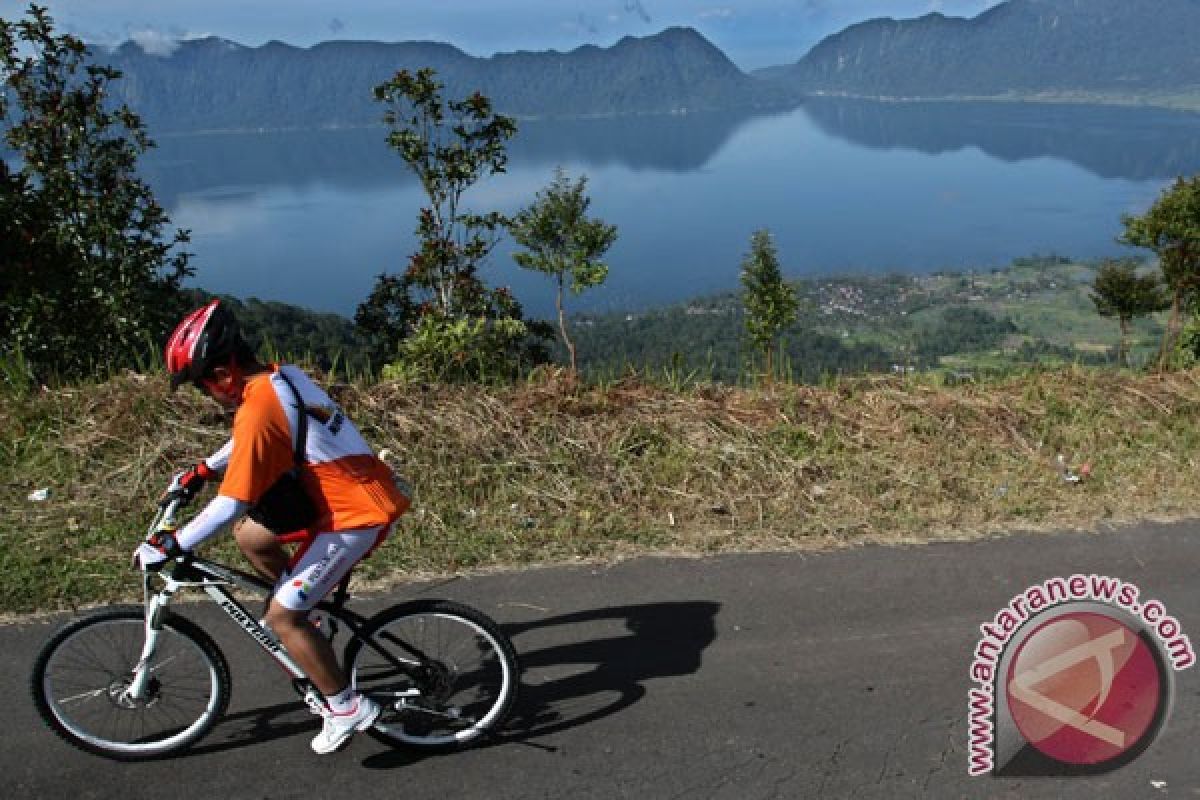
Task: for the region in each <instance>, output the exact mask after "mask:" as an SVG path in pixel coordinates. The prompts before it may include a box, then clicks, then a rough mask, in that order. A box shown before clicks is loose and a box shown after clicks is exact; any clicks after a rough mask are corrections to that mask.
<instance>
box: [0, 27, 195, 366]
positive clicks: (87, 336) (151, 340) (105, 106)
mask: <svg viewBox="0 0 1200 800" xmlns="http://www.w3.org/2000/svg"><path fill="white" fill-rule="evenodd" d="M119 78H120V73H119V72H117V71H116V70H114V69H110V68H108V67H104V66H99V65H96V64H95V63H92V60H91V58H90V55H89V53H88V51H87V48H86V47H85V46H84V44H83V42H81V41H80V40H79V39H77V38H75V37H73V36H71V35H69V34H64V35H57V34H56V33H55V31H54V21H53V20H52V19H51V17H50V16H49V15H48V13H47V11H46V9H45V8H42V7H39V6H37V5H31V6H30V7H29V10H28V12H27V16H26V17H25V18H23V19H19V20H16V21H9V20H5V19H3V18H0V126H2V130H3V137H4V141H5V142H6V143H7V145H8V147H9V148H10V152H11V154H12V155H5V154H4V153H3V152H0V218H2V219H3V221H2V222H0V229H2V230H0V233H2V243H0V355H3V356H7V357H10V358H12V357H16V358H18V359H19V360H21V361H23V362H24V363H26V364H28V365H29V366H30V367H31V369H32V371H33V373H34V376H35V377H40V378H45V377H46V376H50V375H56V376H58V377H61V378H76V377H81V376H86V375H88V374H89V373H91V372H93V371H94V370H96V369H100V368H104V367H111V366H120V365H131V364H134V363H136V359H137V357H138V356H142V355H143V354H145V353H146V352H147V351H148V350H150V349H157V347H158V344H159V343H160V342H161V340H162V338H163V337H164V336H165V334H166V331H167V327H168V326H169V324H170V322H171V320H172V318H173V317H174V316H175V315H176V314H177V313H178V307H177V305H178V300H179V289H180V285H181V283H182V281H183V279H184V278H185V277H186V276H188V275H189V274H191V269H190V268H189V267H188V263H187V262H188V254H187V253H186V252H183V251H181V250H179V249H177V246H179V245H183V244H185V243H186V242H187V241H188V235H187V233H186V232H185V231H182V230H179V231H176V232H175V233H174V235H173V236H171V237H169V238H164V235H163V230H164V228H165V227H166V226H167V224H168V219H167V215H166V212H165V211H164V210H163V208H162V207H161V206H160V205H159V204H158V203H157V202H156V200H155V199H154V195H153V193H152V192H151V191H150V188H149V187H148V186H147V185H146V184H145V183H143V182H142V181H141V180H140V179H139V178H138V176H137V172H136V168H137V159H138V157H139V156H140V155H141V154H142V153H144V152H145V151H146V150H148V149H149V148H150V147H152V146H153V143H152V142H151V141H150V138H149V137H148V136H147V134H146V132H145V130H144V128H143V126H142V122H141V120H140V119H139V118H138V116H137V115H136V114H134V113H133V112H132V111H131V110H130V109H129V108H128V107H126V106H121V107H119V108H114V107H113V106H112V103H111V102H109V98H108V94H109V86H110V84H111V83H112V82H113V81H116V80H117V79H119ZM10 159H11V160H10ZM5 162H7V163H5Z"/></svg>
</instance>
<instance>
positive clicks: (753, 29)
mask: <svg viewBox="0 0 1200 800" xmlns="http://www.w3.org/2000/svg"><path fill="white" fill-rule="evenodd" d="M38 4H39V5H43V6H47V7H48V8H49V9H50V14H51V16H52V17H53V18H54V20H55V23H56V27H57V29H58V30H60V31H64V32H68V33H72V34H75V35H76V36H79V37H80V38H82V39H83V40H84V41H86V42H88V43H90V44H100V45H115V44H119V43H121V42H123V41H126V40H128V39H134V40H135V41H138V42H139V43H140V44H142V45H143V47H144V48H146V49H147V50H151V51H155V52H161V53H164V54H165V53H167V52H170V50H171V48H172V47H173V46H174V43H175V42H177V41H179V40H180V39H190V38H198V37H204V36H220V37H222V38H224V39H230V40H232V41H235V42H239V43H241V44H245V45H251V46H257V45H260V44H263V43H265V42H267V41H270V40H272V39H277V40H279V41H283V42H287V43H289V44H293V45H297V46H301V47H307V46H310V45H313V44H315V43H317V42H320V41H326V40H330V39H370V40H376V41H386V42H399V41H412V40H428V41H440V42H449V43H450V44H453V45H455V46H457V47H459V48H460V49H462V50H464V51H466V52H467V53H470V54H471V55H475V56H490V55H493V54H495V53H497V52H512V51H515V50H560V51H562V50H571V49H574V48H576V47H579V46H580V45H584V44H595V45H599V46H602V47H607V46H610V45H612V44H613V43H614V42H616V41H617V40H618V39H620V38H621V37H622V36H646V35H649V34H653V33H657V32H658V31H661V30H663V29H664V28H667V27H670V26H673V25H684V26H689V27H692V28H695V29H697V30H699V31H700V32H701V33H702V34H704V36H706V37H707V38H708V39H709V40H710V41H712V42H713V43H714V44H715V45H717V47H719V48H721V50H723V51H724V52H725V54H726V55H728V56H729V57H730V58H731V59H732V60H733V61H734V63H736V64H737V65H738V66H739V67H741V68H742V69H746V70H749V69H757V68H759V67H766V66H773V65H777V64H789V63H792V62H795V61H797V60H799V59H800V58H801V57H802V56H803V55H804V54H805V53H806V52H807V51H808V50H809V48H811V47H812V46H813V45H814V44H816V43H817V42H818V41H820V40H821V39H822V38H824V37H825V36H827V35H829V34H831V33H836V32H837V31H839V30H841V29H842V28H844V27H846V26H847V25H851V24H853V23H855V22H860V21H862V20H865V19H871V18H874V17H893V18H897V19H902V18H909V17H917V16H921V15H923V14H927V13H930V12H933V11H937V12H940V13H943V14H946V15H948V16H958V17H973V16H975V15H976V14H978V13H980V12H981V11H983V10H985V9H987V8H990V7H991V6H994V5H997V0H586V1H584V0H337V1H336V2H334V0H39V3H38ZM27 8H28V0H0V17H4V18H5V19H9V20H12V19H16V18H18V17H21V16H23V15H24V12H25V9H27Z"/></svg>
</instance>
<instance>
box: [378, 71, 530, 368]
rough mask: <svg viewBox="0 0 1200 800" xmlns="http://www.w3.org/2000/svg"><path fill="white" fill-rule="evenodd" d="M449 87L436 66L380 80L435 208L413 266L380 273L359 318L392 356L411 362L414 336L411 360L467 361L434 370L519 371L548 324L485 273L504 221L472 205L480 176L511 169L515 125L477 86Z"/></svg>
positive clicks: (395, 144)
mask: <svg viewBox="0 0 1200 800" xmlns="http://www.w3.org/2000/svg"><path fill="white" fill-rule="evenodd" d="M443 88H444V87H443V85H442V84H441V83H439V82H438V80H437V78H436V76H435V73H434V71H433V70H432V69H428V68H425V69H420V70H417V71H416V72H415V73H414V72H410V71H408V70H401V71H400V72H397V73H396V75H395V76H393V77H392V79H391V80H389V81H387V82H386V83H383V84H380V85H379V86H376V87H375V90H374V94H375V99H376V100H377V101H379V102H381V103H383V104H384V106H385V109H386V110H385V112H384V116H383V119H384V122H385V123H386V124H387V125H388V127H389V128H390V131H389V133H388V137H387V141H388V145H389V146H391V147H392V149H394V150H396V152H397V153H399V155H400V157H401V158H402V159H403V160H404V162H405V163H406V164H407V165H408V166H409V168H410V169H411V170H412V171H413V172H414V173H415V174H416V176H417V178H418V179H419V180H420V182H421V187H422V188H423V189H424V191H425V195H426V199H427V205H425V206H424V207H422V208H421V209H420V210H419V212H418V216H417V229H416V233H417V237H418V239H419V246H418V249H417V252H416V253H414V254H413V255H412V256H411V257H410V258H409V262H408V267H407V269H406V270H405V271H404V273H403V274H402V275H399V276H396V275H388V274H384V275H381V276H380V277H379V280H378V282H377V283H376V285H375V288H374V289H373V290H372V292H371V294H370V296H369V297H368V298H367V300H366V301H365V302H364V303H363V304H362V305H360V306H359V308H358V311H357V314H356V315H355V322H356V323H357V324H358V326H359V328H360V330H362V331H363V332H364V333H365V334H366V335H367V336H368V337H369V338H370V339H371V340H372V341H373V342H374V343H375V349H376V356H377V357H379V358H382V359H383V360H385V361H389V360H396V359H399V360H400V361H404V359H405V353H404V352H402V351H403V350H404V345H403V342H404V341H405V340H406V339H409V338H411V342H410V344H412V345H413V346H414V347H415V348H416V349H415V350H412V348H410V350H411V352H409V353H408V358H409V360H410V361H411V360H414V359H415V360H421V359H432V361H436V362H438V363H440V364H444V365H447V367H448V368H453V367H454V366H455V365H459V367H461V368H454V369H449V371H447V370H439V374H437V375H435V376H433V377H440V378H451V377H457V378H472V377H478V373H479V371H480V370H482V371H485V372H490V373H494V372H496V371H497V370H499V371H505V370H510V368H515V365H516V364H517V363H518V362H519V361H520V359H521V358H522V357H523V356H526V355H528V356H530V357H534V358H536V357H537V356H536V344H534V345H532V349H531V340H533V341H536V339H538V338H540V337H541V336H544V335H545V334H546V330H545V327H544V326H537V325H536V324H535V325H526V323H525V322H524V319H523V311H522V309H521V306H520V304H519V303H518V302H517V300H516V298H514V297H513V295H512V293H511V292H509V291H508V290H507V289H505V288H499V289H492V288H489V287H488V286H487V285H486V284H484V282H483V280H482V279H481V278H480V276H479V268H480V266H481V265H482V264H483V263H484V261H486V259H487V258H488V257H489V256H490V254H491V253H492V251H493V249H494V248H495V246H496V244H497V243H498V241H499V238H500V236H501V235H502V232H503V228H504V224H505V222H506V220H505V218H504V217H503V215H501V214H500V213H498V212H494V211H493V212H488V213H482V214H481V213H476V212H474V211H471V210H469V209H468V208H467V207H466V205H465V202H464V196H465V194H466V192H467V190H468V189H470V188H471V187H472V186H474V185H475V184H476V183H478V182H479V181H480V180H481V179H483V178H485V177H487V176H490V175H495V174H497V173H502V172H504V170H505V166H506V165H507V163H508V154H507V152H506V150H505V143H506V142H507V141H508V140H509V139H510V138H511V137H512V136H513V135H514V134H515V133H516V130H517V127H516V123H515V122H514V121H513V120H512V119H511V118H509V117H506V116H504V115H502V114H497V113H496V112H495V111H494V110H493V109H492V103H491V101H490V100H489V99H488V98H487V97H485V96H484V95H483V94H481V93H479V92H475V93H474V94H471V95H470V96H468V97H466V98H464V99H462V100H446V99H445V98H444V97H443V96H442V89H443ZM418 332H419V334H420V335H419V336H417V335H416V334H418ZM443 351H444V352H443ZM415 366H417V367H418V368H419V367H420V365H419V364H418V365H415ZM418 371H420V369H418Z"/></svg>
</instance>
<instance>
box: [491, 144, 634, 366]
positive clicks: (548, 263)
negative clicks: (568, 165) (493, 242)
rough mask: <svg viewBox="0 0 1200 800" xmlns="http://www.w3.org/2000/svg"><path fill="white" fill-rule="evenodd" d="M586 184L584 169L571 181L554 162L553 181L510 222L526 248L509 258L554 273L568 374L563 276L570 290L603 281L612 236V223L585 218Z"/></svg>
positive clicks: (572, 349)
mask: <svg viewBox="0 0 1200 800" xmlns="http://www.w3.org/2000/svg"><path fill="white" fill-rule="evenodd" d="M586 188H587V176H586V175H584V176H580V178H579V180H577V181H575V182H574V183H572V182H571V181H570V180H569V179H568V178H567V174H566V172H565V171H563V169H562V168H561V167H559V168H558V169H556V170H555V171H554V181H553V182H552V183H551V184H550V185H549V186H548V187H546V188H545V189H544V190H542V191H540V192H538V194H537V198H536V199H535V200H534V202H533V203H532V204H531V205H530V206H529V207H527V208H525V209H522V210H521V211H519V212H517V215H516V216H515V217H514V218H513V220H512V222H511V223H510V224H509V231H510V233H512V237H513V239H514V240H516V242H517V244H519V245H521V246H522V247H524V248H526V252H520V253H514V254H513V260H514V261H516V262H517V264H519V265H520V266H522V267H524V268H525V269H532V270H536V271H538V272H544V273H546V274H547V275H549V276H551V277H552V278H553V279H554V282H555V287H556V289H557V293H556V295H555V306H556V308H557V309H558V330H559V333H560V334H561V335H562V340H563V344H565V345H566V347H567V353H568V355H569V356H570V361H571V375H572V376H574V375H575V374H576V373H577V369H576V360H575V343H574V342H572V341H571V337H570V335H569V334H568V333H567V317H566V310H565V308H564V305H563V289H564V287H566V285H567V279H568V278H570V288H571V293H572V294H582V293H583V291H584V290H586V289H589V288H591V287H593V286H599V285H600V284H602V283H604V280H605V278H607V277H608V266H607V265H605V264H604V263H602V262H601V261H600V258H601V257H602V256H603V255H604V254H605V253H606V252H607V251H608V248H610V247H612V244H613V242H615V241H616V239H617V227H616V226H615V225H608V224H606V223H605V222H604V221H603V220H598V219H589V218H588V216H587V210H588V207H589V206H590V205H591V202H592V201H591V198H589V197H588V196H587V194H586Z"/></svg>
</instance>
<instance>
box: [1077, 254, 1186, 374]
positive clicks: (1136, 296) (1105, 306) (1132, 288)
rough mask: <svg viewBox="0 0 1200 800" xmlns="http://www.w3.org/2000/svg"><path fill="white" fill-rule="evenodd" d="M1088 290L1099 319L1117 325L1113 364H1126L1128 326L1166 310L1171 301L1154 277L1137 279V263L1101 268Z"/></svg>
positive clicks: (1128, 262)
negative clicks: (1118, 335)
mask: <svg viewBox="0 0 1200 800" xmlns="http://www.w3.org/2000/svg"><path fill="white" fill-rule="evenodd" d="M1092 290H1093V292H1092V295H1091V298H1092V302H1093V303H1095V304H1096V311H1097V312H1098V313H1099V314H1100V316H1102V317H1116V318H1117V320H1118V322H1119V323H1120V326H1121V340H1120V345H1119V346H1118V348H1117V361H1118V363H1121V364H1126V363H1127V360H1128V359H1127V351H1128V338H1129V326H1130V323H1131V322H1132V321H1133V320H1134V318H1136V317H1142V316H1145V315H1147V314H1153V313H1154V312H1156V311H1163V310H1165V309H1167V308H1169V307H1170V305H1171V298H1170V297H1169V296H1168V295H1167V293H1166V292H1165V291H1164V290H1163V285H1162V280H1161V279H1160V277H1159V276H1158V275H1156V274H1146V275H1139V274H1138V271H1137V262H1134V261H1128V260H1125V261H1106V262H1104V263H1103V264H1101V266H1100V269H1099V270H1097V272H1096V280H1095V283H1094V284H1093V285H1092Z"/></svg>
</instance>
